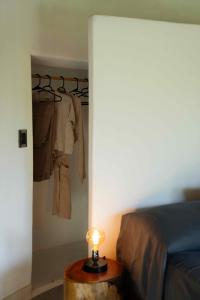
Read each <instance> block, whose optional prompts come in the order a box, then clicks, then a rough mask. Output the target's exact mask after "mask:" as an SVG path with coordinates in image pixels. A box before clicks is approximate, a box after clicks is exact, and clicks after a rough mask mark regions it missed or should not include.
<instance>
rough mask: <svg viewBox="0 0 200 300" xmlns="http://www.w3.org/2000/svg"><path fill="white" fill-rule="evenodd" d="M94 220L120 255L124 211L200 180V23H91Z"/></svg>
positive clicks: (174, 195) (168, 197) (170, 197)
mask: <svg viewBox="0 0 200 300" xmlns="http://www.w3.org/2000/svg"><path fill="white" fill-rule="evenodd" d="M89 29H90V32H89V50H90V52H89V60H90V61H89V68H90V97H91V98H90V103H91V105H90V155H89V158H90V203H89V215H90V220H89V222H90V226H97V227H99V228H102V229H104V230H105V232H106V242H105V244H104V246H103V247H102V252H101V253H102V254H103V255H107V256H110V257H114V256H115V244H116V239H117V236H118V232H119V228H120V220H121V215H122V214H123V213H125V212H127V211H132V210H135V209H136V208H138V207H144V206H152V205H157V204H164V203H169V202H174V201H179V200H184V191H185V190H186V189H188V188H196V187H199V186H200V27H199V26H195V25H185V24H175V23H167V22H156V21H146V20H138V19H126V18H118V17H105V16H94V17H92V18H91V20H90V24H89Z"/></svg>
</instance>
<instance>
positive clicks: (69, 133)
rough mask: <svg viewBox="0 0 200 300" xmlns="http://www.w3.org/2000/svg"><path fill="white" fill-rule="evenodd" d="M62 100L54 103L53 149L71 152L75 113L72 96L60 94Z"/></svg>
mask: <svg viewBox="0 0 200 300" xmlns="http://www.w3.org/2000/svg"><path fill="white" fill-rule="evenodd" d="M61 96H62V101H61V102H57V103H56V104H55V110H56V122H55V144H54V149H55V150H57V151H60V152H63V153H65V154H72V152H73V148H74V142H75V138H74V126H75V113H74V106H73V103H72V98H71V97H70V96H68V95H64V94H61Z"/></svg>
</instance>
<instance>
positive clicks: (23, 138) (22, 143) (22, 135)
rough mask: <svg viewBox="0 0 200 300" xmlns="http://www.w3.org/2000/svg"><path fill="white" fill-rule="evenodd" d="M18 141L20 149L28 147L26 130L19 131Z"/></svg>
mask: <svg viewBox="0 0 200 300" xmlns="http://www.w3.org/2000/svg"><path fill="white" fill-rule="evenodd" d="M18 141H19V148H22V147H27V130H26V129H20V130H18Z"/></svg>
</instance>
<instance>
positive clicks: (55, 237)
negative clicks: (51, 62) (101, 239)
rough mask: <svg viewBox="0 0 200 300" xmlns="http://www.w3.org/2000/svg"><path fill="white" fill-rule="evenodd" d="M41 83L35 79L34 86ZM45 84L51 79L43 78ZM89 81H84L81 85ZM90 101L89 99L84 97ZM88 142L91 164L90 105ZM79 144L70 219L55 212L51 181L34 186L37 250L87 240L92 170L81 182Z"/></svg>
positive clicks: (72, 73) (43, 70)
mask: <svg viewBox="0 0 200 300" xmlns="http://www.w3.org/2000/svg"><path fill="white" fill-rule="evenodd" d="M32 73H39V74H40V75H45V74H49V75H58V76H59V75H62V76H69V77H78V78H88V74H87V71H84V70H69V69H68V70H66V69H61V68H47V67H44V66H42V67H41V66H33V68H32ZM37 83H38V81H37V79H34V80H33V86H35V85H36V84H37ZM43 83H44V84H47V83H48V81H45V80H43ZM61 83H62V82H60V81H52V86H53V87H54V89H55V90H56V89H57V87H58V86H60V85H61ZM86 86H88V84H87V83H86V84H85V83H80V88H82V87H86ZM65 87H66V89H67V90H72V89H74V88H75V87H76V83H74V82H65ZM82 100H83V101H87V100H88V99H87V98H82ZM82 115H83V124H84V141H85V163H86V168H87V165H88V106H82ZM76 151H77V147H76V144H75V147H74V153H73V155H70V156H69V163H70V181H71V195H72V216H71V219H70V220H66V219H63V218H59V217H57V216H53V215H52V198H53V184H52V178H51V180H45V181H41V182H34V185H33V191H34V193H33V250H34V251H36V250H41V249H47V248H51V247H56V246H60V245H64V244H69V243H72V242H75V241H81V240H85V235H86V232H87V228H88V171H87V169H86V173H87V178H86V179H85V180H84V182H83V184H82V183H81V181H80V179H79V176H78V173H77V168H76V166H77V164H76V157H77V156H76Z"/></svg>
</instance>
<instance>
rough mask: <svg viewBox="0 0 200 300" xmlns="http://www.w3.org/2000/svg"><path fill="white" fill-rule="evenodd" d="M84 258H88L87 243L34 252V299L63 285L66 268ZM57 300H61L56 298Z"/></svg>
mask: <svg viewBox="0 0 200 300" xmlns="http://www.w3.org/2000/svg"><path fill="white" fill-rule="evenodd" d="M84 257H87V243H86V242H85V241H80V242H74V243H71V244H66V245H63V246H58V247H54V248H50V249H46V250H40V251H37V252H34V253H33V266H32V288H33V290H32V297H36V296H38V295H40V294H42V293H44V292H46V291H48V290H50V289H52V288H55V287H57V286H60V285H62V284H63V275H64V269H65V268H66V266H68V265H70V264H71V263H72V262H74V261H76V260H79V259H82V258H84ZM58 290H59V288H58ZM50 292H52V293H53V292H54V291H53V290H52V291H50ZM41 297H42V295H41ZM49 297H50V296H49ZM37 299H43V298H37ZM44 299H46V298H44ZM50 299H51V298H49V300H50ZM52 299H53V298H52ZM56 300H59V299H57V298H56Z"/></svg>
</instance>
